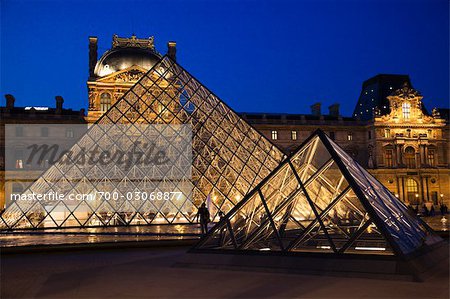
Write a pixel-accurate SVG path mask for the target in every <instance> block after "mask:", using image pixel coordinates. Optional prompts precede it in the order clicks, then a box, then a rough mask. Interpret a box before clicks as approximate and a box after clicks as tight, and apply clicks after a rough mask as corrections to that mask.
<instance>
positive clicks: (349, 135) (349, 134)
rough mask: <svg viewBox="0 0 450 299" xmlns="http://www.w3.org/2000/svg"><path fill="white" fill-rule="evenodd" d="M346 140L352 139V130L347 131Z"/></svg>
mask: <svg viewBox="0 0 450 299" xmlns="http://www.w3.org/2000/svg"><path fill="white" fill-rule="evenodd" d="M347 140H348V141H352V140H353V133H352V132H349V133H348V134H347Z"/></svg>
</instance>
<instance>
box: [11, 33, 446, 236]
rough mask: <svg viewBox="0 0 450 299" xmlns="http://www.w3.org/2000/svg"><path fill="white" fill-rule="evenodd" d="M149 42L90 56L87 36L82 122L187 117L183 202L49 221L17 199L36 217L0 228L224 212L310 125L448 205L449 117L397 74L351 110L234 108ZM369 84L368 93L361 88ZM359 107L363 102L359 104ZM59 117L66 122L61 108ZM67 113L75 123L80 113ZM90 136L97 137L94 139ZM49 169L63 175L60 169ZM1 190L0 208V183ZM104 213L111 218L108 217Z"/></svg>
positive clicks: (381, 173) (421, 195)
mask: <svg viewBox="0 0 450 299" xmlns="http://www.w3.org/2000/svg"><path fill="white" fill-rule="evenodd" d="M153 42H154V39H153V38H149V39H138V38H137V37H136V36H132V37H131V38H120V37H118V36H114V37H113V42H112V47H111V49H110V50H108V51H107V52H105V53H104V54H103V55H102V56H101V58H100V59H98V57H97V38H96V37H90V38H89V79H88V81H87V86H88V94H89V108H88V113H87V116H86V122H87V123H90V124H94V123H96V124H103V125H112V124H131V125H132V126H135V127H136V126H137V125H141V124H190V125H192V127H193V155H194V157H193V178H192V181H193V182H194V184H193V187H192V190H191V191H190V193H189V194H187V197H186V201H184V203H186V202H188V203H190V204H189V205H186V206H184V205H183V206H176V205H175V206H170V208H169V207H164V206H149V207H147V208H148V209H147V211H144V212H141V211H139V212H136V211H134V212H132V213H131V214H130V213H129V212H120V213H119V212H117V211H116V210H114V208H112V209H111V211H106V212H105V213H103V214H97V213H96V210H95V209H92V208H90V207H84V208H83V211H84V213H85V214H84V216H82V217H81V216H80V217H74V213H73V214H72V215H71V216H70V217H71V218H70V219H69V218H66V219H58V220H57V221H55V220H54V219H47V217H46V216H47V215H46V214H45V212H44V214H43V215H40V214H41V213H42V210H44V211H47V210H48V209H47V208H46V207H39V206H35V207H25V208H27V209H29V211H30V213H35V214H37V213H38V214H39V215H40V216H39V217H37V218H36V217H34V218H33V217H31V218H30V217H23V216H25V215H28V216H29V214H27V213H26V212H25V213H24V212H22V211H23V208H24V207H18V208H17V209H15V210H13V209H11V211H9V214H8V211H6V214H5V213H3V214H2V219H3V224H4V226H5V227H7V228H20V227H42V224H43V223H47V224H46V225H47V226H46V227H67V226H99V225H116V224H117V223H119V225H134V224H148V223H161V222H165V223H166V222H167V223H178V222H192V221H193V216H194V213H195V210H196V207H198V206H199V204H200V203H201V202H203V201H205V200H206V199H208V198H209V199H210V200H211V202H212V203H211V204H212V207H213V216H215V215H216V214H217V212H218V211H219V210H222V211H224V212H227V211H229V210H231V209H232V208H233V207H234V205H235V204H236V203H238V202H239V201H240V200H241V199H242V198H244V197H245V196H246V194H247V193H248V192H250V191H251V190H252V189H253V188H254V187H255V186H256V185H257V184H258V183H259V182H260V181H261V180H263V179H264V178H265V177H266V176H267V175H268V174H269V173H271V171H272V170H273V169H275V168H276V167H277V165H278V164H279V163H280V162H281V161H282V160H283V152H282V150H283V151H284V152H285V154H289V153H291V152H292V151H293V150H294V149H295V148H296V147H297V146H298V145H299V144H300V143H301V142H302V141H304V140H305V139H306V138H307V137H308V136H309V135H310V134H311V133H312V132H313V131H315V129H316V128H318V127H319V128H321V129H323V130H324V131H325V132H326V133H327V134H328V136H329V138H330V139H331V140H332V141H333V142H336V143H337V144H339V145H340V146H341V147H342V148H344V150H345V151H346V152H347V153H348V154H349V156H350V157H352V158H353V159H355V160H356V161H358V162H359V163H360V164H361V165H362V166H363V167H365V168H366V169H367V170H368V171H369V172H370V173H371V174H373V175H374V176H375V177H376V178H377V179H378V180H380V181H381V182H382V183H383V184H384V185H385V186H386V187H387V188H388V189H389V190H390V191H392V192H393V193H394V194H395V195H396V196H397V197H398V198H400V199H401V200H402V201H403V202H405V203H408V204H421V203H424V202H426V203H427V204H428V205H431V204H438V203H439V202H440V201H444V202H446V203H447V204H448V200H449V196H450V194H449V193H448V192H449V177H450V173H449V160H450V159H449V151H448V124H449V122H448V118H447V119H445V116H447V117H448V111H447V112H445V110H437V109H434V110H433V112H432V114H431V115H428V113H427V111H426V109H424V105H422V96H421V95H420V94H419V93H418V92H417V91H415V90H414V89H412V88H411V87H410V82H409V78H408V77H407V76H395V75H382V76H383V77H382V78H375V79H374V78H372V79H369V80H368V81H366V82H365V83H364V84H363V91H362V92H361V97H360V100H359V101H358V104H357V107H356V108H355V112H354V114H356V116H355V115H353V116H352V117H343V116H341V115H340V113H339V105H338V104H334V105H331V106H330V107H329V109H330V113H329V114H328V115H323V114H322V113H321V109H320V104H319V103H317V104H314V105H312V107H311V108H312V113H311V114H308V115H294V114H255V113H235V112H234V111H233V110H231V109H230V108H229V107H228V106H227V105H226V104H225V103H224V102H222V101H221V100H220V99H218V98H217V97H216V96H215V95H214V94H213V93H212V92H211V91H209V90H208V89H207V88H206V87H205V86H203V85H202V84H201V83H200V82H198V81H197V80H196V79H195V78H193V77H192V76H191V75H190V74H189V73H188V72H186V71H185V70H184V69H183V68H182V67H181V66H179V65H178V64H177V63H176V57H175V53H176V50H175V43H174V42H169V43H168V52H167V57H164V58H163V57H162V55H161V54H160V53H158V52H157V51H156V49H155V47H154V44H153ZM149 70H151V72H149ZM390 80H391V81H392V84H390V83H389V81H390ZM373 82H375V83H376V84H375V83H373ZM377 82H378V83H377ZM380 82H381V83H380ZM405 82H406V85H404V86H403V84H404V83H405ZM377 84H378V85H377ZM130 88H131V89H130ZM388 91H390V92H389V93H388ZM371 92H373V97H370V95H369V93H371ZM366 93H367V94H366ZM386 94H389V96H388V97H387V98H385V95H386ZM367 96H369V97H370V99H369V100H368V97H367ZM361 104H362V105H361ZM365 105H368V107H367V108H366V109H364V110H361V109H362V108H359V107H364V106H365ZM385 107H386V108H385ZM61 108H62V106H61ZM59 110H61V109H59ZM59 110H58V111H59ZM366 110H367V111H372V112H371V114H370V115H372V116H371V117H369V115H368V114H366V113H365V112H363V111H366ZM8 111H9V110H8V105H7V107H5V108H2V113H4V115H7V114H6V113H9V112H8ZM55 111H56V110H55ZM61 111H62V110H61ZM358 113H359V114H360V115H358ZM367 113H369V112H367ZM75 114H77V113H75ZM62 115H65V114H64V113H63V114H62ZM61 117H62V118H64V120H65V121H68V122H69V121H70V122H73V116H70V115H69V114H67V117H66V116H61ZM61 117H60V118H61ZM75 118H77V120H76V121H75V122H78V121H79V118H80V114H79V113H78V114H77V116H76V117H75ZM2 119H5V121H4V124H5V123H14V122H27V121H28V119H25V118H20V117H18V118H17V120H14V121H13V120H11V119H9V120H8V118H2ZM55 121H57V120H55ZM82 122H84V120H82ZM249 124H250V125H251V126H250V125H249ZM108 138H109V141H108V142H111V140H114V138H112V135H111V136H109V137H108ZM90 140H97V139H95V138H91V139H90ZM96 142H97V143H98V144H100V143H101V142H102V140H101V139H100V140H97V141H96ZM117 142H119V141H117ZM117 145H119V143H117ZM274 145H275V146H274ZM91 146H92V144H91ZM280 149H281V150H280ZM17 171H18V172H19V173H21V176H22V177H26V173H27V171H31V170H30V169H27V168H26V167H23V168H19V169H17ZM58 171H59V172H58V173H66V169H59V170H58ZM49 173H50V174H51V173H52V172H51V171H50V172H49ZM66 178H67V177H66ZM124 178H125V179H131V178H130V177H126V176H125V177H124ZM58 179H61V177H58V176H55V177H49V176H42V177H41V178H40V180H41V181H42V180H44V181H46V180H48V181H52V182H53V181H58ZM46 182H47V181H46ZM30 183H31V182H26V180H24V182H21V185H22V186H23V187H22V188H20V189H21V190H19V188H17V190H16V191H14V190H13V189H14V188H13V187H12V185H11V187H8V188H6V189H5V190H6V196H7V195H8V192H22V191H23V190H24V188H25V187H27V185H29V184H30ZM52 184H53V183H52ZM46 186H47V187H46V188H48V184H47V185H46ZM57 187H58V186H57V185H52V187H51V188H57ZM40 188H41V187H40ZM58 188H59V187H58ZM108 188H113V186H108ZM39 190H40V191H42V192H45V191H46V189H45V188H44V189H42V190H41V189H39ZM2 196H3V206H4V198H5V191H3V192H2ZM33 209H35V210H34V212H33ZM69 209H70V208H69ZM86 211H87V212H86ZM86 213H87V214H86ZM114 217H115V219H116V218H117V217H119V218H120V220H119V221H118V222H117V221H112V219H113V218H114ZM50 218H51V217H50ZM74 218H75V219H74ZM94 218H95V219H94ZM5 219H8V220H5ZM30 219H33V220H30ZM69 223H70V224H69ZM44 226H45V225H44Z"/></svg>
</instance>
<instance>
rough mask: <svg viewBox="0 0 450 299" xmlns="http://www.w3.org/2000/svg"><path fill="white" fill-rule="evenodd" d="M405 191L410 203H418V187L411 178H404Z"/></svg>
mask: <svg viewBox="0 0 450 299" xmlns="http://www.w3.org/2000/svg"><path fill="white" fill-rule="evenodd" d="M406 192H407V194H408V201H409V202H410V203H412V204H418V203H419V202H418V199H419V196H418V193H419V188H418V185H417V182H416V181H415V180H413V179H407V180H406Z"/></svg>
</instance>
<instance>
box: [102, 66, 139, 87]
mask: <svg viewBox="0 0 450 299" xmlns="http://www.w3.org/2000/svg"><path fill="white" fill-rule="evenodd" d="M146 72H147V70H145V69H143V68H141V67H139V66H132V67H130V68H128V69H125V70H122V71H120V72H116V73H112V74H111V75H109V76H106V77H103V78H101V79H99V80H97V82H104V83H135V82H137V81H138V80H139V79H140V78H141V77H142V76H143V75H144V74H145V73H146Z"/></svg>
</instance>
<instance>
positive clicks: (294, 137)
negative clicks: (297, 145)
mask: <svg viewBox="0 0 450 299" xmlns="http://www.w3.org/2000/svg"><path fill="white" fill-rule="evenodd" d="M291 138H292V140H297V131H292V132H291Z"/></svg>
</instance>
